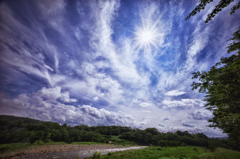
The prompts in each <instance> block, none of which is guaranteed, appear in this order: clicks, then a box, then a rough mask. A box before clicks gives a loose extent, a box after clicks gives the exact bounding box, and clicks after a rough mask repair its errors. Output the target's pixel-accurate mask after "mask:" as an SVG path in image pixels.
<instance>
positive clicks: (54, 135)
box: [0, 116, 238, 149]
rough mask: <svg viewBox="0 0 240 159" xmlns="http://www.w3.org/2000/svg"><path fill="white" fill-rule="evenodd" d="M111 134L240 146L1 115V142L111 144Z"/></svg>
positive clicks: (144, 140) (160, 142)
mask: <svg viewBox="0 0 240 159" xmlns="http://www.w3.org/2000/svg"><path fill="white" fill-rule="evenodd" d="M111 135H119V138H120V139H122V141H123V140H128V141H132V142H135V143H138V144H142V145H156V146H163V147H164V146H186V145H193V146H202V147H206V148H210V149H214V148H215V147H219V146H221V147H225V148H231V149H238V147H237V146H236V145H235V144H234V141H233V140H232V139H231V138H230V139H228V140H219V139H211V138H208V137H207V136H206V135H204V134H203V133H195V134H191V133H189V132H188V131H184V132H181V131H177V132H175V133H171V132H169V133H160V132H159V131H158V130H157V129H156V128H147V129H145V130H141V129H136V128H135V129H132V128H131V127H123V126H93V127H89V126H87V125H77V126H75V127H71V126H68V125H67V124H63V125H60V124H59V123H54V122H41V121H38V120H33V119H29V118H18V117H9V116H0V144H5V143H18V142H23V143H38V142H50V141H64V142H67V143H71V142H81V141H92V142H104V143H108V142H109V140H113V139H112V138H111Z"/></svg>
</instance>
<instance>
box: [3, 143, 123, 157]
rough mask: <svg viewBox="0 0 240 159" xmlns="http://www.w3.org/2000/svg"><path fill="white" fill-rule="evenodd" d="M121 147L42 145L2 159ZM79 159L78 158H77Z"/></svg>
mask: <svg viewBox="0 0 240 159" xmlns="http://www.w3.org/2000/svg"><path fill="white" fill-rule="evenodd" d="M122 147H123V146H121V145H110V144H109V145H85V144H84V145H42V146H33V147H29V148H25V149H22V150H18V151H15V152H6V153H3V154H0V158H1V159H2V158H11V159H19V158H35V157H40V156H42V155H43V154H50V153H58V152H69V151H71V152H72V151H77V152H78V151H82V150H98V149H114V148H122ZM76 157H77V156H76ZM76 157H75V158H76Z"/></svg>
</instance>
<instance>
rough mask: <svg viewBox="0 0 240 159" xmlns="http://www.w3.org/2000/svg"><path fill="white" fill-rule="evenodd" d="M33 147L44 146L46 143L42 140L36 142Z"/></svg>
mask: <svg viewBox="0 0 240 159" xmlns="http://www.w3.org/2000/svg"><path fill="white" fill-rule="evenodd" d="M33 145H44V142H43V141H42V140H36V141H35V142H34V143H33Z"/></svg>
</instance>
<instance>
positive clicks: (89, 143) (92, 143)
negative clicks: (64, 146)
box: [71, 142, 107, 145]
mask: <svg viewBox="0 0 240 159" xmlns="http://www.w3.org/2000/svg"><path fill="white" fill-rule="evenodd" d="M71 144H88V145H107V143H102V142H72V143H71Z"/></svg>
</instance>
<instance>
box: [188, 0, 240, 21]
mask: <svg viewBox="0 0 240 159" xmlns="http://www.w3.org/2000/svg"><path fill="white" fill-rule="evenodd" d="M233 1H234V0H220V1H219V3H218V4H217V5H216V6H215V8H214V9H213V11H212V12H211V13H210V14H208V17H207V19H206V21H205V23H208V22H209V21H210V20H212V18H213V17H215V15H216V14H218V12H220V11H221V10H222V9H223V8H225V7H227V6H228V5H229V4H230V3H232V2H233ZM210 2H213V0H199V4H198V5H197V6H196V7H195V9H194V10H193V11H192V12H191V13H190V14H189V15H188V16H187V17H186V19H185V20H188V19H190V18H191V17H192V16H194V15H196V14H197V12H200V11H201V10H204V9H205V7H206V5H207V3H210ZM239 8H240V2H238V3H236V4H235V5H234V6H233V7H232V8H231V12H230V14H231V15H232V14H233V13H234V12H235V11H236V10H237V9H239Z"/></svg>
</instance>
